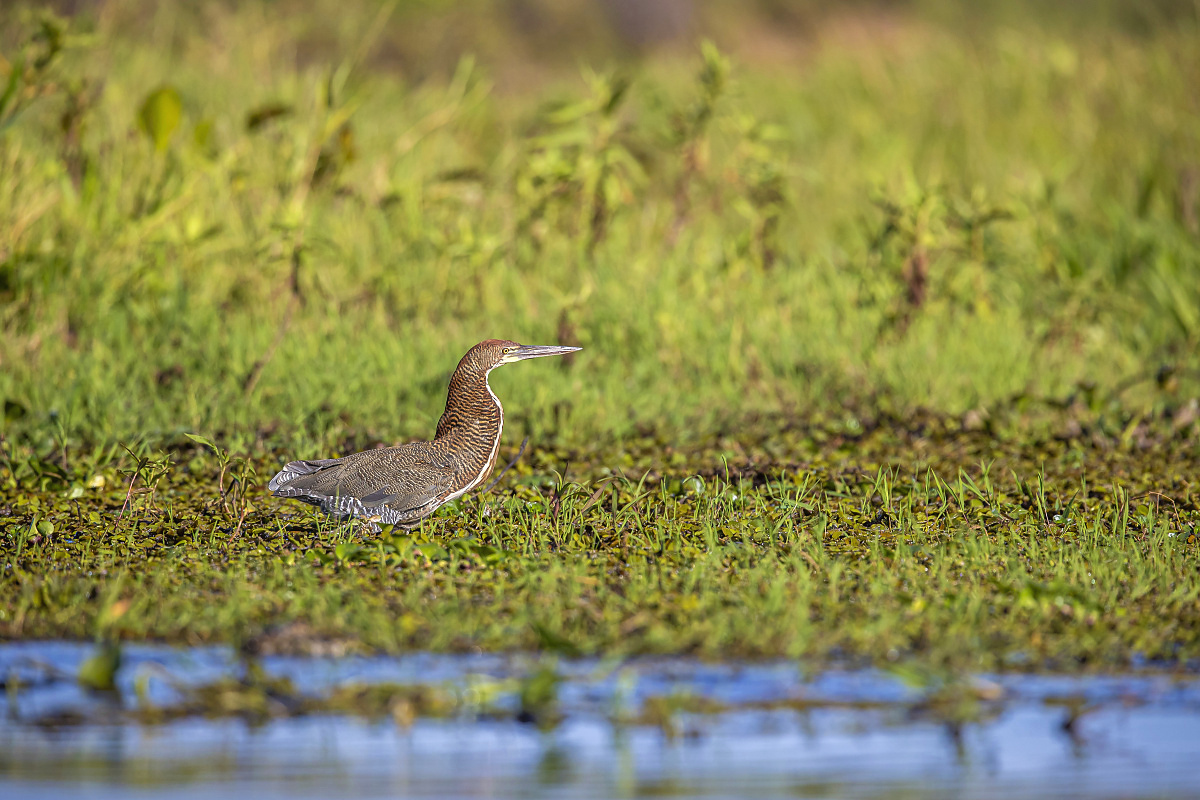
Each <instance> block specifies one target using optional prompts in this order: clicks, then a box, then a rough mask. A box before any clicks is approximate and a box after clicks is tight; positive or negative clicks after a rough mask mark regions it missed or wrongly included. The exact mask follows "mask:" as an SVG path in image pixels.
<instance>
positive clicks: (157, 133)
mask: <svg viewBox="0 0 1200 800" xmlns="http://www.w3.org/2000/svg"><path fill="white" fill-rule="evenodd" d="M182 118H183V102H182V101H181V100H180V99H179V92H178V91H176V89H175V87H173V86H170V85H163V86H160V87H159V88H157V89H155V90H154V91H153V92H151V93H150V94H148V95H146V99H145V100H144V101H143V102H142V109H141V111H139V112H138V123H139V124H140V125H141V127H142V131H143V132H144V133H145V134H146V135H147V136H149V137H150V141H152V142H154V149H155V150H157V151H158V152H160V153H161V152H163V151H164V150H166V149H167V145H168V144H169V143H170V141H171V136H172V135H173V134H174V133H175V130H176V129H177V128H178V127H179V121H180V120H181V119H182Z"/></svg>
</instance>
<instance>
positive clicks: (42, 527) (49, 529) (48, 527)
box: [37, 519, 54, 536]
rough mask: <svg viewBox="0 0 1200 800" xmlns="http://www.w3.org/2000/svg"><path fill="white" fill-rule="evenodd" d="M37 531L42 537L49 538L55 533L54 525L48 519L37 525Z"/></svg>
mask: <svg viewBox="0 0 1200 800" xmlns="http://www.w3.org/2000/svg"><path fill="white" fill-rule="evenodd" d="M37 531H38V533H40V534H41V535H42V536H49V535H51V534H52V533H54V523H53V522H51V521H50V520H48V519H44V520H42V521H41V522H39V523H38V524H37Z"/></svg>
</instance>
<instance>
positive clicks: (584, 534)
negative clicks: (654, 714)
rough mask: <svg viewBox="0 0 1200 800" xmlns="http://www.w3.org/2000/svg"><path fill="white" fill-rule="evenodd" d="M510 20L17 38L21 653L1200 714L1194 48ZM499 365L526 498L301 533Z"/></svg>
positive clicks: (988, 30)
mask: <svg viewBox="0 0 1200 800" xmlns="http://www.w3.org/2000/svg"><path fill="white" fill-rule="evenodd" d="M477 5H478V8H476V9H475V10H474V12H472V14H467V13H466V12H463V11H462V10H461V9H456V8H455V7H453V6H450V5H449V4H446V5H443V4H440V3H432V4H423V5H419V6H409V5H406V4H395V3H391V4H388V3H382V4H381V3H373V2H366V1H365V0H364V2H350V3H347V2H345V1H344V0H343V1H342V2H339V3H336V4H334V3H316V4H306V6H305V7H306V8H308V9H309V11H308V13H305V14H297V13H292V12H294V11H295V9H294V8H293V7H292V4H289V3H243V4H236V6H235V5H225V4H220V3H214V4H208V5H205V6H203V7H201V8H197V9H193V10H185V9H182V8H181V7H177V6H175V5H166V6H161V7H159V6H157V5H155V4H144V3H140V2H135V1H134V0H127V1H125V2H116V1H115V0H114V1H113V2H108V3H103V4H98V5H96V6H95V7H94V8H90V9H85V10H83V11H80V12H79V13H77V14H76V15H74V16H71V17H58V16H55V15H53V14H50V13H46V12H43V11H39V10H35V9H33V8H32V7H27V6H22V5H21V4H18V6H17V7H13V8H9V7H7V6H6V9H5V10H4V11H3V12H0V19H2V20H3V26H2V28H0V30H2V32H0V53H2V54H3V60H0V69H2V70H3V78H4V80H3V82H2V83H3V86H2V90H0V401H2V403H3V409H4V416H3V422H2V423H0V425H2V427H0V433H2V437H0V548H2V549H3V563H4V572H3V577H2V578H0V637H3V638H7V639H20V638H44V637H68V638H91V637H99V638H101V639H104V640H140V639H154V640H165V641H171V642H184V643H202V642H226V643H232V644H235V645H236V646H238V647H240V648H244V649H245V650H246V651H247V652H281V651H282V652H330V650H329V648H334V650H335V651H336V652H355V651H364V652H365V651H386V652H400V651H409V650H412V649H422V650H451V651H457V650H471V649H474V648H480V649H483V650H488V651H495V650H537V649H541V650H545V651H550V652H555V653H560V654H564V655H579V654H584V655H597V656H606V655H615V656H624V655H633V654H642V653H655V654H681V653H687V654H700V655H703V656H706V657H777V656H787V657H806V658H810V659H813V660H814V661H821V660H823V659H832V658H842V659H851V660H869V661H873V662H876V663H892V662H897V661H899V662H906V661H909V660H913V661H917V662H921V663H927V664H933V665H936V666H937V668H947V669H969V670H978V669H1030V668H1043V667H1052V668H1056V669H1064V670H1070V669H1078V668H1088V667H1093V666H1097V665H1099V666H1104V667H1110V668H1111V667H1126V666H1129V665H1131V664H1138V663H1142V660H1144V659H1152V660H1154V661H1155V662H1156V663H1161V664H1164V665H1180V664H1188V663H1190V664H1193V665H1194V664H1195V659H1197V658H1198V657H1200V575H1198V571H1197V566H1198V561H1197V557H1198V555H1200V543H1198V541H1197V540H1198V538H1200V531H1198V530H1197V528H1198V525H1200V508H1198V506H1197V503H1198V492H1200V490H1198V485H1197V481H1200V455H1198V449H1197V445H1198V444H1200V400H1198V398H1200V355H1198V354H1200V113H1197V112H1198V111H1200V109H1198V108H1197V103H1198V102H1200V100H1198V98H1200V92H1197V91H1196V88H1197V87H1196V84H1195V76H1196V75H1200V35H1198V32H1200V22H1198V21H1197V19H1196V18H1195V13H1194V9H1192V8H1191V6H1188V5H1187V4H1182V5H1181V7H1180V8H1175V7H1174V6H1172V5H1171V4H1170V3H1158V4H1148V5H1147V4H1129V6H1130V7H1128V8H1127V7H1126V6H1125V5H1123V4H1120V3H1111V4H1103V5H1102V7H1103V8H1104V9H1106V10H1107V12H1106V13H1103V14H1097V15H1095V18H1090V19H1088V20H1087V21H1082V22H1081V21H1080V20H1078V19H1074V18H1068V19H1060V18H1050V19H1043V18H1042V17H1038V16H1036V15H1032V12H1030V15H1022V14H1013V13H1008V12H1009V11H1011V7H1009V6H1003V5H1000V6H997V7H996V8H994V9H990V10H989V11H987V12H986V13H982V12H981V16H979V17H977V18H974V19H973V20H965V19H957V18H955V16H954V15H953V14H952V13H951V12H949V11H946V10H944V9H943V10H940V11H939V10H937V9H932V10H931V9H929V8H925V7H924V6H922V5H920V4H913V5H911V6H907V5H906V6H903V7H899V8H892V9H891V10H888V11H886V12H885V11H881V10H879V9H876V8H874V7H871V6H866V7H855V8H853V9H850V10H846V11H842V12H839V13H837V14H832V15H830V14H817V13H815V12H813V13H811V14H798V16H797V17H795V18H792V17H789V16H788V15H784V16H783V17H779V16H771V15H770V14H769V13H768V12H769V9H768V8H767V7H768V6H770V5H771V4H767V3H764V4H762V8H758V7H757V6H756V7H755V8H756V9H757V10H756V11H755V12H754V13H752V14H746V13H740V12H739V11H738V10H737V9H736V8H733V7H732V4H731V5H725V4H722V3H714V4H711V5H709V6H704V7H703V13H700V12H699V11H697V19H696V20H695V25H696V26H698V27H700V28H708V29H709V30H710V31H711V32H712V33H713V34H714V36H713V38H712V42H709V43H705V44H703V45H702V46H701V45H696V46H691V45H682V44H677V45H674V46H668V47H665V48H662V49H656V50H647V51H644V52H640V53H634V54H631V55H628V56H627V57H625V58H621V59H616V58H600V57H597V58H595V59H594V60H593V61H592V63H591V65H590V66H588V67H585V68H583V69H582V70H581V69H579V68H578V67H577V66H576V65H574V64H572V66H571V67H570V69H569V70H568V71H567V72H564V71H563V70H562V69H561V68H560V66H561V65H560V63H559V62H558V61H556V59H558V58H559V57H560V56H561V52H559V51H555V49H554V48H553V47H551V46H549V45H548V44H547V41H548V40H552V39H561V40H562V41H563V42H567V43H568V44H569V43H570V42H571V41H572V39H571V36H572V30H573V29H569V28H563V29H558V28H553V25H551V22H553V21H554V20H556V19H559V18H558V17H556V16H555V13H556V12H554V11H553V10H552V5H551V4H537V3H535V4H531V5H530V8H534V9H541V11H540V13H542V14H543V15H544V18H545V19H546V20H550V21H551V22H547V23H546V24H547V25H551V28H550V29H551V30H552V31H554V32H552V33H547V32H546V30H547V29H546V28H537V27H536V26H535V27H534V29H533V30H534V32H533V33H529V34H528V37H527V38H520V37H516V36H513V37H511V38H507V39H505V38H503V37H504V36H505V35H507V34H506V33H505V32H506V31H508V33H512V30H510V28H512V27H513V26H514V25H515V23H513V22H512V21H511V20H508V18H507V17H505V16H504V14H505V13H506V12H503V11H502V10H497V8H498V7H493V6H491V5H488V4H477ZM565 5H566V6H569V5H570V4H565ZM1135 5H1136V6H1137V8H1139V9H1141V11H1138V10H1137V9H1133V8H1132V7H1133V6H1135ZM335 6H336V13H334V9H335ZM542 6H545V8H542ZM1017 6H1018V7H1023V6H1020V4H1017ZM1184 6H1186V7H1184ZM801 7H802V8H803V6H801ZM1006 9H1007V11H1006ZM1147 9H1153V14H1151V13H1150V12H1149V11H1148V10H1147ZM476 12H477V13H476ZM1060 13H1061V14H1063V15H1067V16H1068V17H1069V14H1070V12H1068V11H1062V12H1060ZM1139 14H1140V16H1139ZM1131 15H1132V17H1136V19H1133V20H1132V21H1130V19H1131ZM1155 15H1159V16H1155ZM331 20H336V22H331ZM505 20H508V21H507V22H505ZM554 24H558V23H554ZM506 25H507V26H508V27H506ZM789 26H791V27H789ZM538 31H541V33H540V34H539V33H538ZM539 36H541V37H543V38H538V37H539ZM430 37H433V38H432V39H431V38H430ZM495 37H501V38H502V39H503V41H505V42H508V46H506V47H502V46H499V45H497V44H496V39H495ZM429 41H441V42H442V43H443V46H442V47H440V48H437V49H434V50H431V49H430V45H429ZM564 46H567V45H564ZM450 52H453V53H454V54H455V56H454V57H453V58H449V57H448V56H447V53H450ZM470 52H475V53H478V54H479V55H478V57H472V56H471V55H462V54H463V53H470ZM518 53H519V54H520V55H517V54H518ZM460 56H461V57H460ZM492 336H500V337H505V338H513V339H518V340H521V341H524V342H528V343H539V344H550V343H561V344H573V345H581V346H583V348H584V349H583V351H582V352H580V353H578V354H577V355H576V356H575V357H572V358H570V359H564V360H563V363H561V364H539V365H537V366H535V367H528V368H526V369H524V370H522V371H515V370H514V371H511V372H510V373H503V374H502V373H497V375H496V376H495V378H494V380H493V386H494V388H495V390H496V393H497V394H498V395H499V396H500V398H501V400H502V401H503V402H504V404H505V409H506V420H507V422H508V426H507V427H508V430H507V432H506V437H505V444H504V447H503V448H502V453H501V455H502V458H505V459H507V458H511V457H512V456H513V455H514V454H515V452H516V449H517V448H516V443H517V442H519V441H521V439H522V437H523V436H525V435H528V436H529V437H530V446H529V448H528V450H527V452H526V454H525V456H524V457H523V458H522V459H521V460H520V461H519V462H518V463H517V464H516V466H515V467H514V468H513V470H512V471H511V472H509V473H508V475H507V476H506V477H505V478H504V479H503V480H502V481H501V482H500V484H499V485H498V486H497V487H496V488H495V489H494V490H492V492H491V493H489V494H486V495H482V496H471V497H468V498H464V499H463V500H462V501H460V502H459V503H457V504H456V505H454V506H453V507H447V508H444V509H442V510H441V511H440V512H439V514H438V515H437V516H436V517H434V518H433V519H431V520H429V521H427V522H426V523H425V524H424V525H423V526H422V527H421V528H420V529H419V530H418V531H415V532H412V533H411V534H405V533H401V532H391V533H387V534H385V535H383V536H380V537H377V538H376V537H361V536H359V535H358V534H357V533H356V532H355V531H353V530H350V529H347V528H338V527H336V526H333V525H331V524H329V523H328V522H327V521H324V520H322V519H320V518H319V517H315V516H312V515H310V514H308V513H307V512H301V511H300V510H298V509H297V508H295V507H293V506H291V505H287V504H283V503H281V502H277V501H274V500H272V499H269V498H268V497H267V496H266V494H265V491H264V489H263V484H265V482H266V477H267V476H269V475H270V474H271V473H272V472H273V471H274V470H275V469H276V468H277V467H278V465H279V464H280V463H282V461H283V460H285V458H290V457H324V456H330V455H335V454H341V453H346V452H350V451H352V450H354V449H362V448H365V447H369V446H372V445H373V444H375V443H377V442H386V443H392V442H398V441H404V440H408V439H412V438H424V437H428V436H429V435H430V434H431V432H432V429H433V427H434V424H435V422H436V419H437V416H438V414H439V413H440V411H441V408H442V403H443V401H444V391H445V385H446V379H447V377H448V375H449V373H450V371H451V370H452V368H453V366H454V364H455V363H456V360H457V358H458V357H459V356H460V355H461V353H462V352H464V351H465V350H466V349H467V347H469V346H470V345H471V344H473V343H475V342H476V341H478V340H480V339H483V338H487V337H492Z"/></svg>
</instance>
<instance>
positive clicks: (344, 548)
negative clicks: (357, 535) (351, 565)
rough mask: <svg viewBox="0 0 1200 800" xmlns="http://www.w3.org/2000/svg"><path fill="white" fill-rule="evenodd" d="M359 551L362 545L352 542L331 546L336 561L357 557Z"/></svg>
mask: <svg viewBox="0 0 1200 800" xmlns="http://www.w3.org/2000/svg"><path fill="white" fill-rule="evenodd" d="M361 552H362V547H361V546H360V545H357V544H354V543H353V542H342V543H341V544H339V545H338V546H337V547H335V548H333V554H334V555H335V556H336V557H337V559H338V561H352V560H354V559H355V558H357V557H358V555H359V553H361Z"/></svg>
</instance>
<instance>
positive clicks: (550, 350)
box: [505, 344, 583, 361]
mask: <svg viewBox="0 0 1200 800" xmlns="http://www.w3.org/2000/svg"><path fill="white" fill-rule="evenodd" d="M582 349H583V348H582V347H563V346H561V345H543V344H523V345H521V346H520V347H518V348H517V352H515V353H510V354H509V356H508V358H506V359H505V360H506V361H508V360H512V361H524V360H525V359H527V358H541V357H542V356H561V355H566V354H567V353H574V352H575V351H576V350H582Z"/></svg>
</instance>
